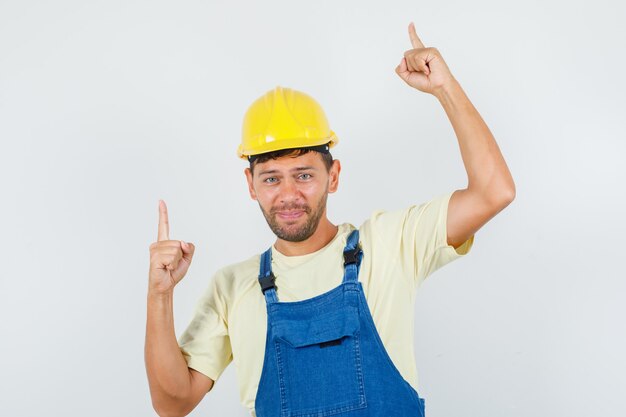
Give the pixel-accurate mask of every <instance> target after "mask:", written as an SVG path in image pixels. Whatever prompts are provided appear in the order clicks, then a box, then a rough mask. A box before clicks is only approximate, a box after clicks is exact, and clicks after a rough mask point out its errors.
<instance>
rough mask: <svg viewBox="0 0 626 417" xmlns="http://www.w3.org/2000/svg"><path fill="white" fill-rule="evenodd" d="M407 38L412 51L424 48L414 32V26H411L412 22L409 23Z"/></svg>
mask: <svg viewBox="0 0 626 417" xmlns="http://www.w3.org/2000/svg"><path fill="white" fill-rule="evenodd" d="M409 37H410V38H411V45H413V49H415V48H423V47H424V44H423V43H422V41H421V40H420V38H419V37H418V36H417V33H416V32H415V24H413V22H411V23H409Z"/></svg>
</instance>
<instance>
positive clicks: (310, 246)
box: [274, 217, 339, 256]
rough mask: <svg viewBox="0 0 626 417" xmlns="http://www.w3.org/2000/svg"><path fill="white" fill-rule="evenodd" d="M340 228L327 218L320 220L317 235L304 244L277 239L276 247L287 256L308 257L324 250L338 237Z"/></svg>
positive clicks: (304, 241) (313, 235) (303, 242)
mask: <svg viewBox="0 0 626 417" xmlns="http://www.w3.org/2000/svg"><path fill="white" fill-rule="evenodd" d="M338 231H339V227H338V226H335V225H334V224H332V223H331V222H330V221H329V220H328V219H327V218H326V217H324V218H323V219H321V220H320V223H319V225H318V226H317V229H316V230H315V233H313V234H312V235H311V236H310V237H309V238H308V239H306V240H303V241H302V242H289V241H287V240H282V239H280V238H279V239H276V243H275V244H274V247H275V248H276V250H278V251H279V252H280V253H282V254H283V255H285V256H299V255H307V254H309V253H313V252H315V251H318V250H320V249H322V248H323V247H324V246H326V245H328V243H329V242H330V241H331V240H333V238H334V237H335V236H336V235H337V232H338Z"/></svg>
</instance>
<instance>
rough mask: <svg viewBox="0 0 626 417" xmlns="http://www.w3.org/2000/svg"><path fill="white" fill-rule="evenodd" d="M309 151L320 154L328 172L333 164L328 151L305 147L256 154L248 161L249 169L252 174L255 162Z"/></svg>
mask: <svg viewBox="0 0 626 417" xmlns="http://www.w3.org/2000/svg"><path fill="white" fill-rule="evenodd" d="M309 152H317V153H319V154H320V155H321V156H322V161H323V162H324V165H325V166H326V171H327V172H330V167H332V166H333V156H332V155H331V154H330V152H318V151H315V150H313V149H307V148H295V149H281V150H278V151H273V152H267V153H264V154H261V155H258V156H257V157H256V158H255V159H254V161H252V162H250V171H251V172H252V174H254V167H255V166H256V164H260V163H262V162H266V161H269V160H270V159H278V158H280V157H282V156H290V157H292V158H296V157H298V156H300V155H304V154H306V153H309Z"/></svg>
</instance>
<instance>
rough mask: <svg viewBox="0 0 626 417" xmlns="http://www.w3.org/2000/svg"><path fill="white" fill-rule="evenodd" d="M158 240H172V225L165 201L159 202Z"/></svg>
mask: <svg viewBox="0 0 626 417" xmlns="http://www.w3.org/2000/svg"><path fill="white" fill-rule="evenodd" d="M157 240H158V241H161V240H170V223H169V221H168V219H167V206H166V205H165V201H163V200H159V234H158V236H157Z"/></svg>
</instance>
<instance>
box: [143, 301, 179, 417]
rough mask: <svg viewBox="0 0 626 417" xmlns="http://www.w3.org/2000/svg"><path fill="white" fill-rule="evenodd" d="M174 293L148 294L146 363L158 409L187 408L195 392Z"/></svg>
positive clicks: (153, 399) (154, 400)
mask: <svg viewBox="0 0 626 417" xmlns="http://www.w3.org/2000/svg"><path fill="white" fill-rule="evenodd" d="M173 297H174V296H173V293H169V294H166V295H155V294H148V303H147V304H148V312H147V321H146V341H145V352H144V354H145V361H146V371H147V374H148V382H149V384H150V394H151V395H152V403H153V404H154V406H155V409H159V408H160V409H162V410H172V409H177V410H180V409H183V408H184V406H183V404H186V402H187V398H188V397H189V395H190V393H191V377H190V372H189V368H188V367H187V362H186V361H185V358H184V357H183V354H182V352H181V351H180V348H179V346H178V341H177V340H176V333H175V331H174V313H173Z"/></svg>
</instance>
